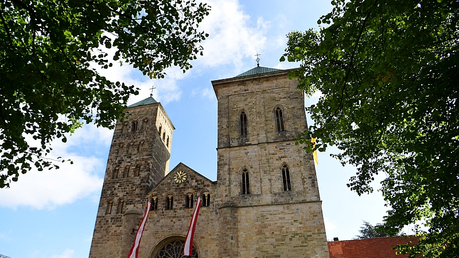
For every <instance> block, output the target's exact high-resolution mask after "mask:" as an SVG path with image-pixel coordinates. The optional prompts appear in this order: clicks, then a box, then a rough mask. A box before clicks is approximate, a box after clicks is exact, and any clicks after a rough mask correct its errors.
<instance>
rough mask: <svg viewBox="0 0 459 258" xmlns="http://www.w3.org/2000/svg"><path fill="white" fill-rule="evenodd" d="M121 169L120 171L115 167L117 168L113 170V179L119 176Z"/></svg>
mask: <svg viewBox="0 0 459 258" xmlns="http://www.w3.org/2000/svg"><path fill="white" fill-rule="evenodd" d="M119 171H120V170H119V169H118V168H115V169H114V170H113V175H112V179H116V178H118V174H119Z"/></svg>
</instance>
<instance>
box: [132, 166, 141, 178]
mask: <svg viewBox="0 0 459 258" xmlns="http://www.w3.org/2000/svg"><path fill="white" fill-rule="evenodd" d="M140 167H142V165H137V166H136V167H135V172H134V176H139V175H140Z"/></svg>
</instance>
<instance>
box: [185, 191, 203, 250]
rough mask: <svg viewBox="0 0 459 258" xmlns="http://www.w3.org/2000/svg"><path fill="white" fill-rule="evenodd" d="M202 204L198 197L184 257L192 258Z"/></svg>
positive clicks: (187, 235)
mask: <svg viewBox="0 0 459 258" xmlns="http://www.w3.org/2000/svg"><path fill="white" fill-rule="evenodd" d="M201 202H202V200H201V197H198V201H197V202H196V207H195V208H194V211H193V216H192V217H191V221H190V227H189V228H188V233H187V234H186V240H185V245H184V247H183V255H184V256H191V255H192V254H193V237H194V231H195V229H196V222H197V221H198V215H199V208H200V207H201Z"/></svg>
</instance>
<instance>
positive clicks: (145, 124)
mask: <svg viewBox="0 0 459 258" xmlns="http://www.w3.org/2000/svg"><path fill="white" fill-rule="evenodd" d="M125 112H126V115H127V116H126V118H125V119H124V121H118V122H117V124H116V128H115V132H114V134H113V140H112V144H111V147H110V153H109V156H108V162H107V169H106V171H105V178H104V184H103V187H102V194H101V199H100V203H99V210H98V213H97V218H96V225H95V229H94V236H93V240H92V244H91V251H90V254H89V257H91V258H105V257H127V255H128V252H129V249H130V246H131V245H132V242H133V241H134V234H135V229H136V227H137V226H138V224H139V222H140V220H141V218H142V213H143V211H144V205H145V202H146V200H147V196H146V194H147V193H148V191H149V190H151V189H152V188H153V187H154V186H155V185H156V184H157V183H158V182H159V181H160V180H161V179H162V178H163V177H164V175H165V174H166V173H167V172H168V171H169V159H170V151H171V143H172V134H173V130H174V129H175V128H174V126H173V125H172V122H171V121H170V119H169V117H168V116H167V114H166V112H165V111H164V109H163V107H162V105H161V104H160V103H159V102H157V101H156V100H155V99H153V97H148V98H146V99H144V100H142V101H140V102H137V103H135V104H133V105H131V106H129V107H128V108H127V109H126V111H125Z"/></svg>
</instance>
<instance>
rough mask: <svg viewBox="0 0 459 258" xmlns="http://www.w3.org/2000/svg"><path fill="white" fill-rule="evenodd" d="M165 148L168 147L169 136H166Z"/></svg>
mask: <svg viewBox="0 0 459 258" xmlns="http://www.w3.org/2000/svg"><path fill="white" fill-rule="evenodd" d="M166 147H169V136H167V140H166Z"/></svg>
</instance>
